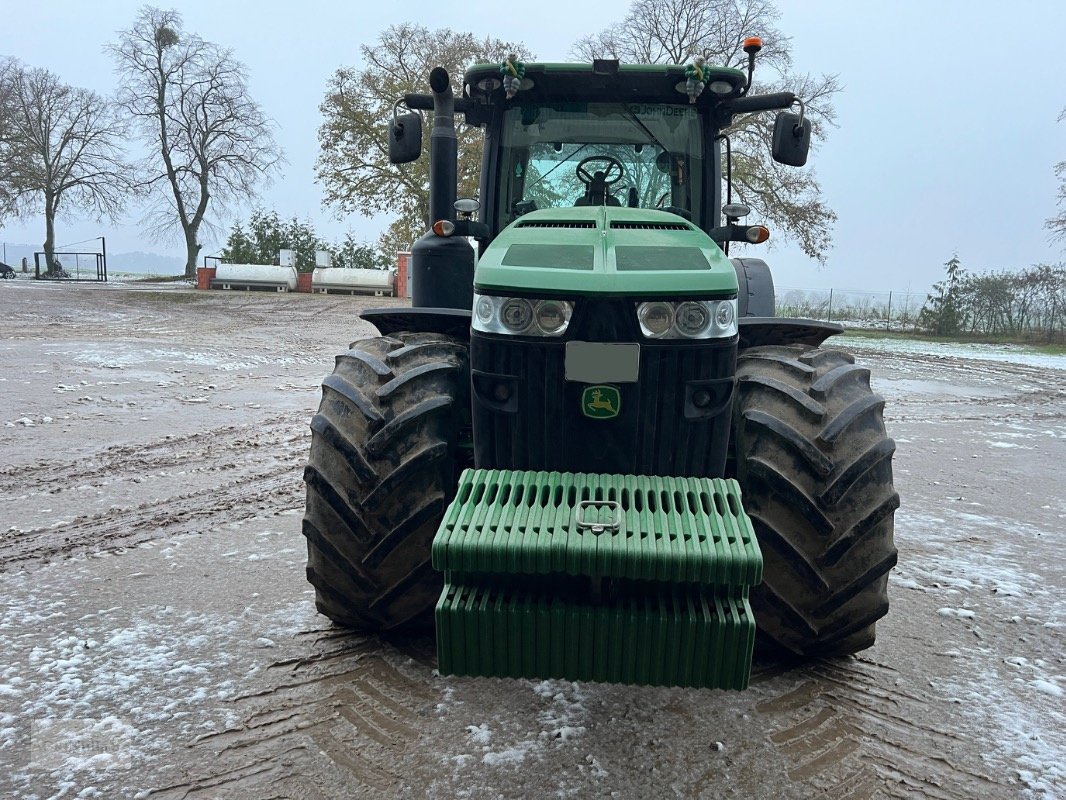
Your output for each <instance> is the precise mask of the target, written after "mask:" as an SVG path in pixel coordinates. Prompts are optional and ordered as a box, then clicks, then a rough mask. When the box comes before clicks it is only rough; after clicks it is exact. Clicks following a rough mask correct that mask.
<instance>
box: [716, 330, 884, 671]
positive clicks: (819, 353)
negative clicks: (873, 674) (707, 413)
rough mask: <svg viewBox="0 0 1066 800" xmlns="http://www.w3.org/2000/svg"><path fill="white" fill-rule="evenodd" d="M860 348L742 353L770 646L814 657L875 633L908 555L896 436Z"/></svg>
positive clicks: (745, 433)
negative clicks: (891, 576)
mask: <svg viewBox="0 0 1066 800" xmlns="http://www.w3.org/2000/svg"><path fill="white" fill-rule="evenodd" d="M883 409H884V399H883V398H881V397H880V396H879V395H877V394H874V393H873V392H872V391H871V389H870V373H869V370H867V369H865V368H863V367H859V366H856V364H855V360H854V358H853V357H852V356H850V355H849V354H847V353H845V352H843V351H840V350H832V349H822V348H814V349H811V348H807V347H803V346H773V347H754V348H750V349H748V350H745V351H742V352H741V353H740V355H739V357H738V361H737V398H736V403H735V404H734V420H733V444H732V447H733V458H734V464H735V471H736V477H737V480H738V481H739V483H740V486H741V490H742V491H743V497H744V508H745V510H746V511H747V512H748V515H749V516H750V517H751V520H752V524H753V526H754V528H755V533H756V535H757V537H758V540H759V546H760V548H761V549H762V552H763V559H764V572H763V583H762V584H761V585H760V586H758V587H756V588H754V589H753V590H752V596H751V605H752V609H753V611H754V613H755V621H756V626H757V641H758V643H759V645H760V649H761V650H762V651H763V652H770V653H773V654H777V655H786V656H791V657H801V658H808V657H814V656H829V655H844V654H848V653H854V652H857V651H859V650H863V649H865V648H867V647H870V646H871V645H872V644H873V643H874V629H875V622H876V621H877V620H878V619H880V618H881V617H882V616H884V615H885V614H886V613H887V612H888V592H887V588H888V573H889V571H890V570H891V569H892V567H893V566H894V565H895V563H896V559H897V555H896V548H895V545H894V543H893V537H892V528H893V514H894V512H895V510H896V509H897V508H898V507H899V495H898V494H897V493H896V491H895V489H894V487H893V484H892V454H893V452H894V451H895V443H894V442H893V441H892V439H890V438H888V436H887V434H886V432H885V426H884V421H883Z"/></svg>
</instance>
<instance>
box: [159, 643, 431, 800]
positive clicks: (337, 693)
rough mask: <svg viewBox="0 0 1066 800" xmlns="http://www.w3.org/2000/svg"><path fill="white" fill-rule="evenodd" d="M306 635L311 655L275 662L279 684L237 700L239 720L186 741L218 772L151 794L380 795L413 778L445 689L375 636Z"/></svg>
mask: <svg viewBox="0 0 1066 800" xmlns="http://www.w3.org/2000/svg"><path fill="white" fill-rule="evenodd" d="M298 637H312V638H313V640H314V641H313V642H312V643H311V645H310V647H309V650H310V653H309V655H307V656H304V657H300V658H290V659H286V660H281V661H276V662H274V663H272V664H270V665H269V666H268V667H267V668H266V672H267V676H266V677H267V680H268V681H269V682H270V683H271V684H273V685H272V686H271V687H270V688H267V689H263V690H260V691H256V692H252V693H249V694H244V695H241V696H238V697H236V698H234V699H233V700H232V701H230V703H231V704H232V710H233V712H234V714H235V715H237V716H238V718H239V719H240V722H239V723H238V724H236V725H234V726H232V727H230V728H227V729H226V730H223V731H220V732H217V733H209V734H204V735H202V736H200V737H198V738H197V739H196V740H195V741H193V742H191V743H189V744H188V745H187V747H188V749H189V751H190V756H191V758H190V759H188V761H191V762H193V763H208V764H211V765H212V768H211V769H210V771H209V772H207V773H204V774H201V775H198V776H194V777H186V778H185V779H184V780H181V781H179V782H175V783H173V784H171V785H168V786H165V787H162V788H158V789H155V790H153V792H152V793H151V795H150V796H152V797H161V798H190V799H192V800H195V799H196V798H210V797H217V796H219V795H218V793H219V792H220V791H225V793H226V795H227V796H236V797H267V796H271V797H273V796H300V797H322V798H346V797H352V796H370V797H379V796H383V795H384V794H386V793H390V792H394V791H396V790H397V789H398V788H399V787H400V786H402V785H404V784H408V785H409V783H410V776H406V775H404V774H401V772H400V771H399V770H398V769H397V765H398V763H399V762H400V760H401V757H402V756H403V754H404V753H405V752H406V751H407V749H408V748H409V747H410V746H411V745H413V744H414V743H415V742H416V741H417V740H418V739H419V738H420V737H421V735H422V733H421V729H422V728H423V727H424V717H425V716H427V715H428V714H429V709H430V708H431V707H432V704H433V702H434V701H435V699H436V697H437V693H436V692H435V691H434V690H433V689H432V688H431V687H429V686H428V685H426V684H425V683H423V682H420V681H418V680H416V679H414V678H411V677H410V676H409V675H407V674H405V673H404V672H403V671H401V670H400V669H398V668H397V667H396V666H395V665H394V664H393V663H391V659H390V658H389V657H387V654H386V653H385V652H384V651H389V650H391V648H390V647H388V646H387V645H386V646H383V644H382V642H381V641H379V640H378V639H376V638H373V637H363V636H358V635H355V634H349V633H345V632H342V631H339V630H336V629H326V630H318V631H308V632H305V633H302V634H299V635H298ZM183 760H184V759H183ZM309 788H310V789H313V791H308V789H309Z"/></svg>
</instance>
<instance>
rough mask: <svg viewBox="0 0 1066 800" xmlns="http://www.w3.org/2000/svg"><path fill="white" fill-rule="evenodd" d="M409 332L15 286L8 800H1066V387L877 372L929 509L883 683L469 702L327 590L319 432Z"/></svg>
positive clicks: (914, 535)
mask: <svg viewBox="0 0 1066 800" xmlns="http://www.w3.org/2000/svg"><path fill="white" fill-rule="evenodd" d="M382 302H384V303H385V304H387V303H392V302H396V301H391V300H385V301H381V300H376V301H375V300H373V299H367V298H349V297H333V296H330V297H323V296H309V295H274V294H264V293H236V292H194V291H192V290H189V289H185V288H167V289H164V290H158V289H153V288H147V289H146V288H138V287H136V286H133V285H129V286H121V285H116V284H112V285H107V286H96V285H78V286H73V285H62V286H59V285H40V284H36V283H34V282H31V281H23V280H18V281H8V282H5V283H4V285H3V286H0V487H2V493H0V598H2V607H0V608H2V618H0V795H3V796H8V795H13V796H23V797H41V798H44V797H53V796H55V797H107V798H111V797H132V796H139V797H153V798H154V797H164V798H211V797H241V798H268V797H300V798H348V797H355V796H369V797H383V796H399V797H423V796H428V797H439V798H451V797H471V798H486V797H499V796H503V797H545V796H574V797H601V796H602V797H607V796H611V797H626V798H629V797H635V798H646V797H675V796H676V797H698V796H704V797H753V796H761V797H829V798H873V797H931V798H976V797H982V798H984V797H1019V796H1021V797H1024V796H1031V797H1048V798H1050V797H1063V796H1066V772H1064V768H1063V764H1064V763H1066V713H1064V709H1066V701H1064V699H1063V692H1064V689H1066V666H1064V652H1066V647H1064V635H1063V634H1064V629H1063V624H1064V620H1063V610H1064V609H1063V587H1064V585H1066V580H1064V558H1063V555H1062V553H1063V545H1064V537H1063V528H1064V523H1066V496H1064V495H1066V493H1064V488H1066V480H1064V476H1066V468H1064V464H1066V359H1064V358H1050V357H1032V356H1027V355H1025V354H1024V353H1023V352H1022V351H1019V350H1016V349H1010V348H1000V349H993V350H990V349H987V348H972V347H940V346H935V345H913V344H904V345H899V344H893V343H891V342H882V341H877V340H872V341H871V340H855V341H852V342H848V343H847V344H848V345H849V346H854V347H855V348H856V350H857V352H858V354H859V357H860V359H861V360H862V361H864V362H865V363H867V364H869V365H870V366H871V368H872V370H873V373H874V384H875V388H876V389H877V390H878V391H880V392H881V393H883V394H884V395H885V396H886V397H887V398H888V400H889V404H888V407H887V412H886V416H887V422H888V425H889V433H890V435H892V436H893V437H894V438H895V439H896V441H897V443H898V452H897V455H896V460H895V466H896V478H897V481H896V482H897V488H898V489H899V492H900V494H901V496H902V502H903V505H902V508H901V509H900V511H899V512H898V514H897V517H896V538H897V544H898V546H899V551H900V563H899V567H898V568H897V569H896V570H895V571H894V572H893V574H892V579H891V586H890V589H891V600H892V610H891V612H890V614H889V616H888V617H887V618H886V619H885V620H883V621H882V622H881V623H880V624H879V636H878V643H877V645H876V647H874V648H873V649H871V650H868V651H866V652H864V653H863V654H861V655H860V656H859V657H857V658H850V659H843V660H833V661H824V662H818V663H814V664H811V665H808V666H805V667H801V668H793V669H786V668H784V667H781V666H780V665H775V664H770V663H759V664H757V665H756V668H755V671H754V674H753V679H752V686H751V688H750V689H749V690H747V691H745V692H739V693H738V692H732V693H730V692H721V691H696V690H677V689H641V688H632V687H620V686H608V685H595V684H577V683H570V682H566V681H539V682H535V681H511V680H483V679H453V678H441V677H439V676H438V675H436V674H435V672H434V658H433V645H432V641H431V640H430V639H429V638H427V637H413V638H407V639H392V640H388V641H383V640H379V639H377V638H366V637H360V636H354V635H349V634H346V633H345V632H344V631H341V630H338V629H335V628H333V627H331V625H330V624H329V623H328V622H327V620H325V619H324V618H323V617H320V616H318V615H317V614H316V613H315V610H314V607H313V603H312V594H311V591H310V589H309V587H308V586H307V584H306V583H305V581H304V576H303V567H304V556H305V551H304V541H303V538H302V536H301V535H300V519H301V513H302V504H303V496H302V482H301V470H302V466H303V463H304V460H305V457H306V452H307V449H308V444H309V431H308V427H307V422H308V420H309V418H310V415H311V414H312V413H313V411H314V409H315V408H316V406H317V403H318V396H319V389H318V386H319V383H320V381H321V379H322V377H323V376H324V375H325V374H326V373H327V372H328V371H329V369H330V368H331V365H332V357H333V355H334V354H335V353H336V352H338V351H339V350H340V349H342V348H343V347H345V346H346V345H347V343H348V342H349V341H350V340H351V339H353V338H358V337H360V336H363V335H371V334H372V331H371V329H370V327H369V326H368V325H366V324H365V323H362V322H361V321H360V320H359V319H358V318H357V316H356V313H357V311H358V310H359V309H360V308H363V307H366V306H370V305H381V304H382Z"/></svg>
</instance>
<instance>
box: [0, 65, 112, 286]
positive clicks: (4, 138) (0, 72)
mask: <svg viewBox="0 0 1066 800" xmlns="http://www.w3.org/2000/svg"><path fill="white" fill-rule="evenodd" d="M0 84H2V88H0V104H2V108H0V110H2V112H3V114H2V117H3V122H2V123H0V169H2V170H3V173H4V189H3V190H2V193H0V201H3V200H6V202H7V204H8V207H9V208H11V209H13V210H15V211H16V212H18V213H29V212H31V211H34V210H37V209H43V211H44V221H45V238H44V248H43V249H44V253H45V261H46V263H47V267H48V273H49V274H54V273H55V272H56V271H57V270H58V264H57V262H56V260H55V223H56V218H57V217H58V216H59V215H60V213H61V212H65V213H67V214H70V213H73V212H74V211H76V210H77V211H82V212H84V213H87V214H89V215H91V216H93V217H95V218H97V219H99V218H102V217H109V218H112V219H113V218H115V217H116V216H117V215H118V213H119V212H120V211H121V210H122V207H123V203H124V200H125V198H126V195H127V193H128V191H129V189H130V188H131V182H130V172H129V167H128V166H127V164H126V163H125V161H124V160H123V146H122V145H123V142H124V141H125V137H126V133H127V131H126V125H125V123H124V121H123V120H122V119H120V118H119V117H118V115H117V114H116V108H115V105H114V104H113V103H112V102H110V101H108V100H106V99H105V98H103V97H101V96H100V95H98V94H97V93H96V92H92V91H90V90H88V89H79V88H76V87H73V86H68V85H67V84H65V83H63V82H62V81H61V80H60V79H59V77H58V76H57V75H55V74H54V73H52V72H49V71H48V70H46V69H41V68H39V67H26V66H23V65H21V64H18V63H17V62H10V61H9V62H7V63H6V64H4V65H3V66H2V67H0Z"/></svg>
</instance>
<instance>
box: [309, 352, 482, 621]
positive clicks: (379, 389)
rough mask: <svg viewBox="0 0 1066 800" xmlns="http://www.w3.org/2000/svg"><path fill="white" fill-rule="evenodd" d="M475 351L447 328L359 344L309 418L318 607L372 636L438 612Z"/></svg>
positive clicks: (312, 562)
mask: <svg viewBox="0 0 1066 800" xmlns="http://www.w3.org/2000/svg"><path fill="white" fill-rule="evenodd" d="M467 364H468V346H467V344H466V343H465V342H462V341H460V340H458V339H455V338H452V337H448V336H443V335H439V334H426V333H400V334H395V335H394V336H387V337H378V338H374V339H367V340H363V341H358V342H353V343H352V346H351V349H349V350H348V352H347V353H344V354H342V355H339V356H337V363H336V368H335V369H334V372H333V374H332V375H330V376H329V377H328V378H326V380H325V381H324V382H323V385H322V402H321V405H320V406H319V410H318V413H317V414H315V416H314V417H313V418H312V419H311V453H310V457H309V459H308V464H307V467H306V469H305V470H304V481H305V483H306V485H307V504H306V510H305V514H304V521H303V533H304V536H306V537H307V579H308V581H310V582H311V584H312V585H313V586H314V587H315V605H316V606H317V608H318V610H319V611H320V612H321V613H323V614H325V615H326V616H327V617H329V618H330V619H332V620H333V621H334V622H336V623H338V624H340V625H344V626H346V627H349V628H354V629H356V630H360V631H364V632H376V631H383V630H388V629H391V628H396V627H398V626H401V625H403V624H404V623H407V622H410V621H412V620H415V619H417V618H420V617H422V616H423V615H424V614H425V612H427V611H428V610H429V609H431V608H432V607H433V604H434V602H435V601H436V599H437V596H438V595H439V594H440V590H441V586H442V580H441V577H440V575H439V574H438V573H436V572H434V571H433V569H432V568H431V566H430V545H431V543H432V541H433V536H434V534H435V533H436V531H437V526H438V525H439V523H440V520H441V518H442V516H443V514H444V510H445V508H447V505H448V503H449V502H450V501H451V499H452V497H453V495H454V493H455V486H456V478H457V470H458V469H459V468H460V467H461V466H462V464H461V459H460V457H459V453H460V450H459V446H458V445H459V442H458V439H459V431H460V429H461V428H462V427H463V425H464V419H465V417H466V415H467V408H468V407H469V403H468V401H467V399H466V398H467V394H468V392H467V391H466V390H465V386H466V383H467V381H468V380H469V376H468V371H467V370H468V367H467Z"/></svg>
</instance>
